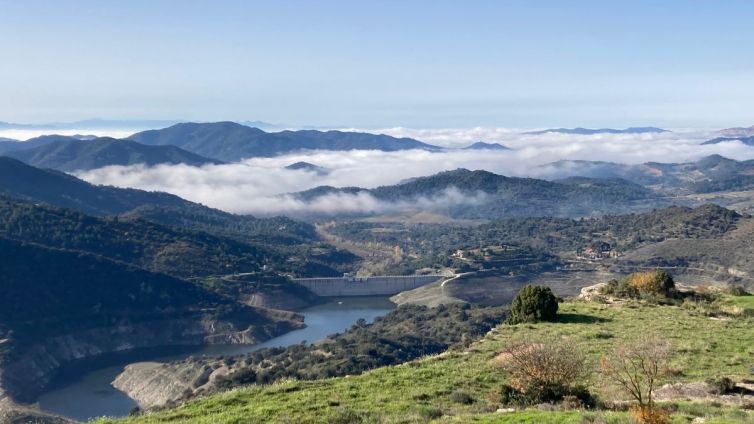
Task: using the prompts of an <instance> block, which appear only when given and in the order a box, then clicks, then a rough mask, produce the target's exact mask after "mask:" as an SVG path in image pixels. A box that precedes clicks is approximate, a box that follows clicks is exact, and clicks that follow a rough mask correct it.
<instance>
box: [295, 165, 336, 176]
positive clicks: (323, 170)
mask: <svg viewBox="0 0 754 424" xmlns="http://www.w3.org/2000/svg"><path fill="white" fill-rule="evenodd" d="M285 169H289V170H291V171H308V172H314V173H316V174H318V175H327V174H329V173H330V172H331V170H330V169H329V168H325V167H323V166H319V165H315V164H313V163H309V162H296V163H292V164H290V165H288V166H286V167H285Z"/></svg>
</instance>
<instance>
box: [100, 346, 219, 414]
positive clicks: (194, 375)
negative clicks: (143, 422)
mask: <svg viewBox="0 0 754 424" xmlns="http://www.w3.org/2000/svg"><path fill="white" fill-rule="evenodd" d="M231 368H232V365H230V366H229V365H226V364H224V363H223V362H222V361H220V360H218V359H217V358H212V359H195V358H189V359H185V360H182V361H175V362H168V363H158V362H137V363H135V364H130V365H128V366H126V368H125V369H124V370H123V372H122V373H120V374H119V375H118V377H117V378H116V379H115V381H113V386H114V387H115V388H116V389H118V390H120V391H122V392H124V393H126V394H128V396H129V397H130V398H131V399H133V400H135V401H136V403H138V404H139V407H140V408H142V409H149V408H154V407H160V406H165V405H170V404H171V403H174V402H178V401H180V400H183V399H186V398H188V397H192V396H198V395H200V394H202V393H204V392H207V391H209V390H211V389H212V388H213V387H214V385H213V383H214V381H215V379H217V378H218V377H219V376H224V375H227V374H228V373H229V372H230V370H231Z"/></svg>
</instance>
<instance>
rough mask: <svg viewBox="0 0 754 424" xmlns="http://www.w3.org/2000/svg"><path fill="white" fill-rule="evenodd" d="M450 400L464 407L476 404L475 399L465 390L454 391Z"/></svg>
mask: <svg viewBox="0 0 754 424" xmlns="http://www.w3.org/2000/svg"><path fill="white" fill-rule="evenodd" d="M450 400H452V401H453V402H455V403H460V404H463V405H471V404H472V403H474V398H473V397H471V395H470V394H468V393H466V392H464V391H463V390H454V391H453V392H452V393H451V394H450Z"/></svg>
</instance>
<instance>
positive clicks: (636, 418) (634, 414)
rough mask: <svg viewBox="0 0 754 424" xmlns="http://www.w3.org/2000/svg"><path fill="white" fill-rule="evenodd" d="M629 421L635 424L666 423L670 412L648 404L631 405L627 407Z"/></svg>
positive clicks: (668, 420)
mask: <svg viewBox="0 0 754 424" xmlns="http://www.w3.org/2000/svg"><path fill="white" fill-rule="evenodd" d="M629 414H630V416H631V422H633V423H637V424H666V423H669V422H670V414H668V412H667V411H664V410H662V409H660V408H652V407H649V406H638V405H635V406H632V407H631V409H629Z"/></svg>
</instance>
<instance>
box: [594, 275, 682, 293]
mask: <svg viewBox="0 0 754 424" xmlns="http://www.w3.org/2000/svg"><path fill="white" fill-rule="evenodd" d="M600 293H601V294H607V295H612V296H616V297H622V298H632V299H639V298H642V299H648V300H658V298H661V297H672V296H674V295H675V281H673V277H672V276H671V275H670V274H669V273H668V272H667V271H662V270H656V271H643V272H634V273H633V274H629V275H628V276H627V277H626V278H624V279H622V280H621V281H618V280H615V279H613V280H610V281H608V282H607V284H606V285H605V286H604V287H603V288H602V290H601V291H600Z"/></svg>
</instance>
